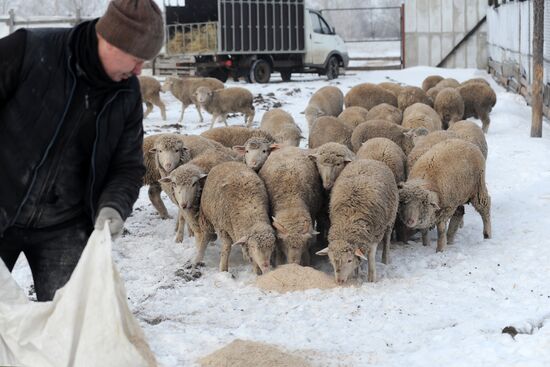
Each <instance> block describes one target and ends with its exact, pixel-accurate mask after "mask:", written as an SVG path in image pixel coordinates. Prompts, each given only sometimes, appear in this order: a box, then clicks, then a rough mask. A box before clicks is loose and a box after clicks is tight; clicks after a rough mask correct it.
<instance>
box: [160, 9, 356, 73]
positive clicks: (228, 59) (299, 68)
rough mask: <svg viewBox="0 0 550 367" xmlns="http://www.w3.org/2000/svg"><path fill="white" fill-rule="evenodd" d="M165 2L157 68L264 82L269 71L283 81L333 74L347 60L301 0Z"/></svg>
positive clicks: (337, 40) (342, 46)
mask: <svg viewBox="0 0 550 367" xmlns="http://www.w3.org/2000/svg"><path fill="white" fill-rule="evenodd" d="M169 3H170V1H165V16H166V47H165V54H164V55H161V56H160V58H159V59H158V60H155V65H156V66H155V65H154V68H155V73H157V74H168V72H166V70H163V65H175V66H176V69H177V67H178V66H187V67H188V68H191V69H193V70H194V74H195V75H200V76H210V77H215V78H218V79H220V80H222V81H224V82H225V81H226V80H227V78H228V77H229V76H231V77H232V78H233V79H235V80H237V79H238V78H239V77H244V78H245V79H246V80H247V81H248V82H257V83H268V82H269V80H270V77H271V74H272V73H273V72H278V73H280V74H281V78H282V79H283V81H289V80H290V79H291V76H292V73H317V74H319V75H326V76H327V78H328V79H335V78H337V77H338V75H339V73H340V68H345V67H347V65H348V62H349V57H348V52H347V48H346V44H345V43H344V41H343V40H342V38H340V36H338V35H337V34H336V31H335V29H334V28H333V27H331V26H330V25H329V24H328V22H327V21H326V20H325V19H324V18H323V17H322V15H321V14H320V13H319V12H317V11H315V10H312V9H308V8H306V6H305V2H304V0H186V1H185V3H184V4H185V5H183V6H170V5H168V4H169ZM167 61H168V62H167ZM172 71H173V70H172Z"/></svg>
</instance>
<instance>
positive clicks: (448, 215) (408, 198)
mask: <svg viewBox="0 0 550 367" xmlns="http://www.w3.org/2000/svg"><path fill="white" fill-rule="evenodd" d="M467 203H471V204H472V205H473V206H474V208H475V209H476V211H477V212H478V213H479V214H480V216H481V218H482V220H483V237H484V238H490V237H491V197H490V196H489V193H488V192H487V187H486V184H485V158H484V157H483V154H481V151H480V150H479V148H478V147H476V146H475V145H474V144H472V143H469V142H467V141H464V140H462V139H449V140H445V141H443V142H441V143H439V144H437V145H435V146H434V147H432V148H431V149H430V150H428V151H427V152H426V153H424V154H423V155H422V156H421V157H420V158H419V159H418V161H417V162H416V163H415V164H414V166H413V167H412V169H411V172H409V178H408V179H407V181H406V182H404V183H401V184H400V185H399V216H400V218H401V220H402V221H403V223H404V224H405V225H406V226H407V227H409V228H412V229H421V230H423V232H424V233H423V236H422V241H423V244H424V245H428V244H429V243H428V242H429V240H428V236H427V235H426V231H427V230H428V229H429V228H431V227H433V226H437V233H438V240H437V249H436V251H437V252H441V251H443V250H444V248H445V246H446V245H447V238H449V243H451V242H452V239H453V238H454V235H455V233H454V232H449V233H447V222H448V221H449V219H450V220H451V223H449V230H451V229H452V230H453V231H456V229H457V228H458V226H459V225H458V224H457V223H453V222H459V221H461V220H462V216H460V215H454V214H455V212H456V211H457V209H458V208H459V207H460V206H461V205H465V204H467Z"/></svg>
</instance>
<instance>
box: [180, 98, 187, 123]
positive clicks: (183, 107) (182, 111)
mask: <svg viewBox="0 0 550 367" xmlns="http://www.w3.org/2000/svg"><path fill="white" fill-rule="evenodd" d="M186 108H187V105H186V104H185V103H183V102H182V103H181V115H180V119H179V121H178V122H182V121H183V113H184V112H185V109H186Z"/></svg>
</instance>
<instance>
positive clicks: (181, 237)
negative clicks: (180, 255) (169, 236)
mask: <svg viewBox="0 0 550 367" xmlns="http://www.w3.org/2000/svg"><path fill="white" fill-rule="evenodd" d="M182 242H183V234H178V235H177V236H176V243H182Z"/></svg>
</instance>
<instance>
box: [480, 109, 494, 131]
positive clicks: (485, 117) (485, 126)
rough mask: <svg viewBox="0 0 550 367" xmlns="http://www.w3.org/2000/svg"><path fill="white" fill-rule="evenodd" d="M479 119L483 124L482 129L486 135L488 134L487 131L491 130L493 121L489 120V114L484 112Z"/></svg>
mask: <svg viewBox="0 0 550 367" xmlns="http://www.w3.org/2000/svg"><path fill="white" fill-rule="evenodd" d="M479 119H480V120H481V123H482V126H481V129H482V130H483V132H484V133H485V134H487V131H488V130H489V124H490V123H491V119H489V114H488V113H487V112H482V113H480V114H479Z"/></svg>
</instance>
